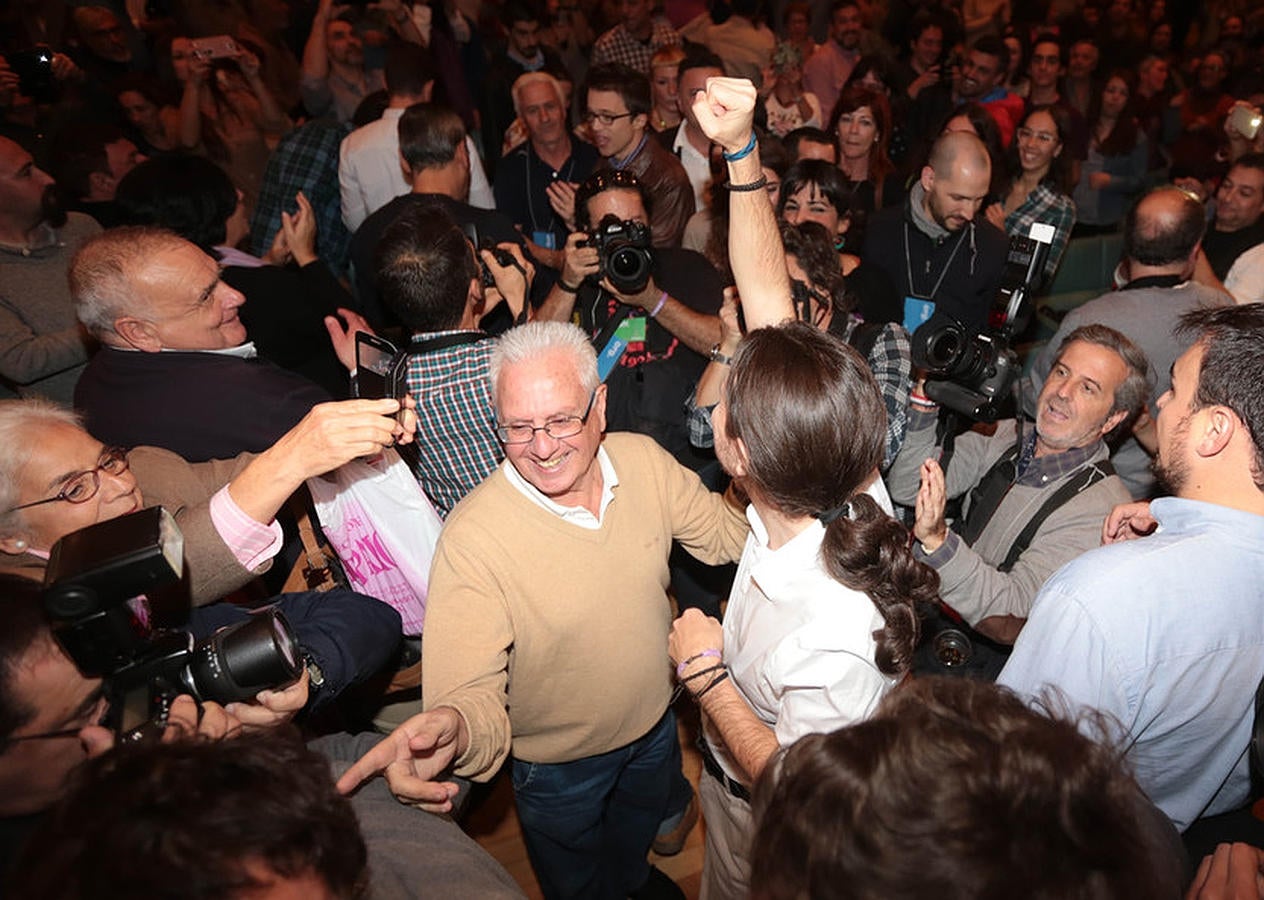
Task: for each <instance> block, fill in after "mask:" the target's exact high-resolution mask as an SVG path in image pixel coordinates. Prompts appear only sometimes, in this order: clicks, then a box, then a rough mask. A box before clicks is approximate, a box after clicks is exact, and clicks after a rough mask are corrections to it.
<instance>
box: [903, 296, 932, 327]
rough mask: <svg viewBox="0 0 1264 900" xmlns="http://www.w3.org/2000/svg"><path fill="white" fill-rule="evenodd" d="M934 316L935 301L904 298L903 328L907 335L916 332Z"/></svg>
mask: <svg viewBox="0 0 1264 900" xmlns="http://www.w3.org/2000/svg"><path fill="white" fill-rule="evenodd" d="M934 314H935V301H934V300H923V299H922V298H921V297H905V298H904V327H905V328H906V329H907V330H908V333H909V334H912V333H913V332H914V331H917V329H918V328H920V327H921V326H922V325H924V324H926V322H927V320H929V319H930V317H931V316H933V315H934Z"/></svg>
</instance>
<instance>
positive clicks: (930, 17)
mask: <svg viewBox="0 0 1264 900" xmlns="http://www.w3.org/2000/svg"><path fill="white" fill-rule="evenodd" d="M931 28H938V29H939V34H940V36H941V37H942V38H947V36H948V29H947V28H945V27H944V19H943V16H941V15H938V14H936V13H934V12H932V11H931V10H929V9H919V10H918V11H917V12H916V13H915V14H914V15H913V18H912V20H911V21H910V22H909V27H908V41H907V42H906V43H907V44H909V45H910V46H911V45H913V44H916V43H917V42H918V41H919V40H921V38H922V35H923V34H925V33H926V32H927V31H928V30H929V29H931ZM906 52H908V51H907V50H906Z"/></svg>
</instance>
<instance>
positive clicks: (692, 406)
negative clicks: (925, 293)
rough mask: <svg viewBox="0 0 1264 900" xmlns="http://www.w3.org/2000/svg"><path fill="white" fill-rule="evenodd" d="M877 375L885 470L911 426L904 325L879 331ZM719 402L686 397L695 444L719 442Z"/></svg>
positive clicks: (872, 356) (872, 360)
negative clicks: (714, 423) (714, 419)
mask: <svg viewBox="0 0 1264 900" xmlns="http://www.w3.org/2000/svg"><path fill="white" fill-rule="evenodd" d="M858 324H860V320H859V319H858V318H856V317H855V316H853V317H851V319H850V324H849V325H848V328H847V336H848V337H850V336H851V333H852V331H853V330H855V328H856V326H857V325H858ZM867 361H868V363H869V368H870V369H872V370H873V377H874V379H875V380H876V381H877V382H878V390H879V391H880V392H881V393H882V403H883V405H884V406H886V408H887V434H886V442H885V449H884V450H883V453H882V469H883V471H885V470H886V468H887V467H888V466H889V465H891V461H892V460H893V459H895V455H896V454H897V453H899V452H900V447H901V446H902V445H903V444H904V431H905V429H906V428H907V426H908V416H909V392H910V391H911V390H912V387H913V383H912V371H913V358H912V354H911V351H910V349H909V334H908V332H907V331H905V330H904V327H903V326H902V325H896V324H895V323H892V322H888V323H887V324H886V325H884V326H883V328H882V331H880V332H879V333H878V337H877V340H875V341H874V344H873V349H871V350H870V351H869V356H868V358H867ZM713 409H715V406H702V407H700V406H698V405H697V396H696V393H691V394H690V395H689V397H688V399H687V400H685V425H686V427H687V428H688V429H689V443H690V444H692V445H693V446H695V447H703V448H706V447H713V446H715V432H714V430H713V429H712V428H711V410H713Z"/></svg>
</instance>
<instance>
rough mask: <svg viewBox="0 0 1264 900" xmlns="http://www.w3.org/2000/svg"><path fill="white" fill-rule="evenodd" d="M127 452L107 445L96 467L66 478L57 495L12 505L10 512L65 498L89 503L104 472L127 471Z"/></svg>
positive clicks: (124, 449) (119, 473)
mask: <svg viewBox="0 0 1264 900" xmlns="http://www.w3.org/2000/svg"><path fill="white" fill-rule="evenodd" d="M127 453H128V451H127V449H126V448H124V447H106V448H105V452H104V453H103V454H102V456H101V461H100V462H99V463H97V464H96V467H95V468H92V469H88V470H87V471H86V472H76V473H75V474H73V475H71V476H70V477H69V478H67V479H66V482H65V484H64V485H63V487H62V489H61V490H60V491H59V492H58V493H57V496H56V497H49V498H47V499H45V500H36V501H34V502H32V503H23V504H22V505H21V506H14V507H11V508H10V509H9V510H8V512H17V511H18V510H19V509H30V508H31V507H32V506H41V505H43V504H45V503H56V502H57V501H59V500H65V501H66V502H67V503H87V502H88V501H89V500H91V499H92V498H93V497H95V496H96V495H97V491H99V490H101V473H102V472H104V473H105V474H106V475H122V474H123V473H124V472H126V471H127Z"/></svg>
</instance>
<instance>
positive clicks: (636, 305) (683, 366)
mask: <svg viewBox="0 0 1264 900" xmlns="http://www.w3.org/2000/svg"><path fill="white" fill-rule="evenodd" d="M651 212H652V211H651V210H650V209H649V204H648V198H647V195H646V193H645V188H644V185H643V184H642V183H641V182H640V181H639V180H638V179H637V178H636V176H634V175H632V174H630V173H628V172H622V171H617V170H606V171H601V172H597V173H596V174H594V175H593V176H592V177H590V178H589V179H588V180H587V181H585V182H584V183H583V184H582V185H581V186H580V188H579V190H578V192H577V193H576V196H575V218H576V223H577V225H578V227H579V229H580V232H579V233H576V234H572V235H571V236H570V237H569V238H568V239H567V241H566V247H565V250H564V255H565V261H564V263H563V266H562V274H561V277H560V278H559V280H558V282H557V284H555V285H554V287H553V290H552V291H551V292H550V293H549V295H548V297H547V298H546V299H545V301H544V304H543V305H542V306H541V307H540V309H539V312H538V314H537V318H539V319H548V320H553V321H559V322H565V321H570V319H571V316H572V315H573V313H574V312H576V311H578V312H579V318H580V324H581V327H583V329H584V330H585V331H586V332H588V334H589V336H590V337H593V338H595V339H596V338H602V339H603V340H604V339H605V338H608V337H610V336H611V335H610V334H607V332H610V331H611V330H612V326H613V333H614V334H615V335H618V336H619V337H621V338H624V339H626V341H627V348H626V350H625V352H624V353H623V355H622V357H621V358H620V359H619V363H618V366H617V367H616V369H615V370H614V371H613V372H611V373H610V376H609V377H608V378H607V379H606V383H607V384H608V385H609V389H610V396H609V401H608V408H607V410H606V417H607V419H608V421H609V427H610V430H611V431H636V432H640V433H641V434H647V435H649V436H650V437H652V438H654V439H655V440H656V441H658V442H659V444H661V445H662V446H663V447H664V448H665V449H667V450H668V451H669V452H670V453H672V455H674V456H675V457H676V458H677V459H678V460H679V461H680V462H682V463H683V464H685V465H687V466H690V467H692V468H695V469H696V468H698V467H699V466H700V465H701V464H703V463H704V462H705V459H703V458H702V457H700V456H698V455H697V454H696V453H695V451H693V450H692V449H691V448H690V445H689V437H688V433H687V430H686V428H685V423H684V418H683V416H682V414H681V409H682V406H683V404H684V401H685V398H686V397H687V396H688V395H689V392H690V390H691V389H692V388H693V386H694V384H696V383H697V381H698V376H699V375H701V374H702V370H703V369H704V368H705V367H706V354H708V353H710V352H711V350H712V348H713V347H715V346H716V344H717V343H718V342H719V340H720V320H719V318H718V316H717V313H718V312H719V309H720V302H721V299H722V285H721V283H720V277H719V275H718V274H717V273H716V272H715V270H714V269H713V268H712V267H711V266H710V264H709V263H707V261H706V259H705V258H704V257H702V256H701V255H700V254H698V253H695V252H693V251H692V250H683V249H680V248H675V247H654V248H653V249H650V243H651V242H652V240H653V235H652V234H651V233H650V229H649V224H650V221H651ZM611 217H613V218H611ZM633 223H635V224H633ZM608 226H614V227H615V232H614V234H613V235H612V236H613V237H614V240H613V241H611V240H607V241H606V246H607V250H614V249H615V248H617V247H625V248H627V250H625V251H624V252H625V253H626V254H627V255H626V258H627V259H629V260H631V262H629V265H630V266H632V268H633V269H639V268H641V266H642V264H643V261H644V260H648V261H649V265H648V272H641V273H640V274H643V275H648V277H646V278H645V279H644V280H643V281H642V280H640V279H630V280H625V279H623V278H620V277H619V276H617V275H616V276H615V277H614V278H612V277H611V271H610V265H609V261H610V259H611V257H612V256H613V255H614V254H613V253H611V252H604V253H603V252H602V251H601V250H599V248H598V246H597V244H600V243H601V239H600V238H598V239H597V240H596V242H594V237H593V233H589V232H590V230H595V231H594V233H595V232H596V231H600V232H603V233H604V232H607V230H608ZM637 226H639V228H638V227H637ZM628 251H630V252H628ZM620 268H622V266H620ZM638 281H639V282H640V283H637V282H638ZM616 282H617V283H616ZM620 285H622V287H620ZM597 349H598V352H599V353H600V352H601V350H602V348H601V347H598V348H597Z"/></svg>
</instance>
